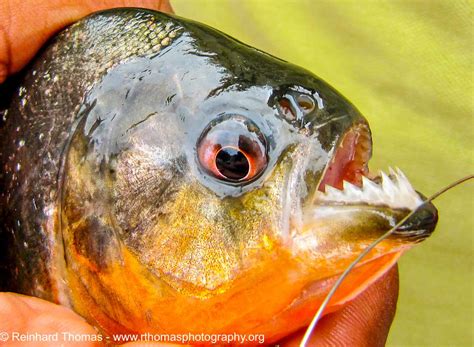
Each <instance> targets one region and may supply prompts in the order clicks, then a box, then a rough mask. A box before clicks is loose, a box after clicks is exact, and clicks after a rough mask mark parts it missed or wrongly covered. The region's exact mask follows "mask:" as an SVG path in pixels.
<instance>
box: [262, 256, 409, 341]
mask: <svg viewBox="0 0 474 347" xmlns="http://www.w3.org/2000/svg"><path fill="white" fill-rule="evenodd" d="M402 253H403V251H398V252H394V253H390V254H386V255H384V256H381V257H378V258H376V259H373V260H371V261H368V262H366V263H364V264H362V265H359V266H357V267H356V268H354V269H353V270H352V271H351V272H350V273H349V275H348V276H347V277H346V279H345V280H344V281H343V282H342V284H341V286H340V287H339V288H338V289H337V290H336V292H335V294H334V296H333V297H332V298H331V300H330V301H329V304H328V305H327V307H326V309H325V310H324V312H323V316H324V315H326V314H329V313H332V312H335V311H337V310H340V309H341V308H343V307H344V306H345V305H346V304H347V303H348V302H350V301H351V300H353V299H355V298H356V297H357V296H358V295H360V294H361V293H362V292H363V291H364V290H366V289H367V288H368V287H369V286H370V285H371V284H373V283H374V282H375V281H377V279H379V278H380V277H381V276H382V275H383V274H385V273H386V272H387V271H388V270H389V269H390V268H392V267H393V266H394V265H395V264H396V262H397V261H398V259H399V258H400V256H401V255H402ZM339 276H340V275H336V276H333V277H330V278H326V279H323V280H319V281H317V282H314V283H311V284H310V285H308V286H307V287H306V288H305V290H304V291H303V292H302V294H301V295H300V296H299V297H298V298H296V299H295V300H294V301H293V302H292V303H291V305H290V306H288V307H287V308H286V309H285V310H284V311H282V312H281V313H279V314H278V315H277V316H275V317H274V318H275V319H274V320H273V322H274V324H277V325H279V326H273V329H274V330H273V331H279V332H280V334H278V335H275V336H272V338H271V340H272V341H277V340H279V339H281V338H284V337H285V336H288V335H289V334H291V333H293V332H295V331H296V330H299V329H301V328H303V327H305V326H308V325H309V323H310V322H311V320H312V319H313V317H314V315H315V313H316V311H317V310H318V308H319V307H320V306H321V304H322V302H323V301H324V299H325V298H326V295H327V294H328V292H329V291H330V290H331V288H332V287H333V285H334V284H335V282H336V281H337V280H338V278H339ZM295 322H297V323H298V324H297V325H296V324H295Z"/></svg>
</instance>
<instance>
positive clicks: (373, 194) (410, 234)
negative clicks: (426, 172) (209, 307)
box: [287, 123, 438, 323]
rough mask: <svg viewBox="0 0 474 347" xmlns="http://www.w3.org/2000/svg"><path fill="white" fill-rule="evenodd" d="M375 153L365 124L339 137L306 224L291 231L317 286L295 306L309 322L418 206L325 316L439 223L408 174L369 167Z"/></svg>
mask: <svg viewBox="0 0 474 347" xmlns="http://www.w3.org/2000/svg"><path fill="white" fill-rule="evenodd" d="M370 155H371V138H370V130H369V128H368V126H367V125H366V124H365V123H359V124H356V125H354V126H353V127H352V128H350V129H349V130H348V131H347V132H346V133H345V134H344V136H343V137H342V138H341V139H340V141H339V143H338V145H337V146H336V149H335V150H334V153H333V155H332V159H331V160H330V162H329V163H328V165H327V167H326V168H325V170H324V173H323V175H322V177H321V179H320V183H319V186H318V189H317V191H316V192H315V194H314V196H313V199H312V200H311V201H310V203H309V204H307V205H306V206H305V208H304V211H303V220H302V222H301V225H302V227H301V228H299V229H297V230H294V231H293V232H292V234H293V238H292V240H291V241H292V244H291V249H292V251H293V253H294V255H295V257H296V258H299V259H300V261H301V262H302V263H303V262H304V263H306V264H307V265H308V267H309V268H310V270H309V271H310V272H312V274H313V275H312V276H313V277H312V278H313V282H312V283H311V284H309V285H308V286H307V288H306V289H305V290H304V291H303V293H304V294H302V296H301V297H300V298H298V299H297V300H295V302H294V303H293V304H292V305H290V306H289V308H288V310H287V312H290V311H293V312H292V313H291V314H290V315H291V316H298V317H300V319H302V320H305V319H306V320H307V322H308V323H309V321H310V320H311V317H312V315H313V314H314V312H315V311H316V310H317V308H318V307H319V305H320V304H321V303H322V300H323V299H324V297H325V295H326V293H328V292H329V290H330V289H331V287H332V285H333V284H334V282H335V281H336V280H337V278H338V277H339V275H340V274H342V272H343V271H344V270H345V269H346V268H347V267H348V266H350V264H351V263H352V262H353V261H354V260H355V259H356V258H357V257H358V256H359V254H360V253H361V252H363V251H364V250H365V249H366V248H367V247H369V246H370V245H371V244H372V243H373V242H374V241H375V240H377V239H378V238H379V237H381V236H382V235H383V234H384V233H386V232H387V231H389V230H390V229H392V228H393V227H394V226H395V225H396V224H397V223H399V222H400V221H401V220H402V219H403V218H405V217H406V216H407V215H408V214H409V213H410V212H411V211H413V210H415V209H417V211H416V212H415V213H414V215H412V216H411V217H410V218H409V219H408V220H407V221H406V222H405V223H404V224H403V225H402V226H401V227H398V228H397V229H396V230H395V231H394V232H393V233H392V235H390V236H389V237H388V238H387V239H385V240H383V241H382V242H380V243H379V244H378V245H377V246H376V247H374V248H373V249H372V250H371V251H370V252H369V253H368V254H367V255H366V256H365V257H364V258H363V259H362V260H361V261H360V262H359V264H358V265H357V266H356V268H355V269H354V270H353V271H352V272H351V273H350V274H349V275H348V277H347V278H346V279H345V281H344V282H343V283H342V285H341V287H339V289H338V290H337V291H336V293H335V295H334V296H333V298H332V299H331V300H330V302H329V305H328V306H327V308H326V310H325V311H324V314H326V313H330V312H333V311H335V310H337V309H339V308H340V307H342V306H343V305H344V304H345V303H346V302H348V301H350V300H352V299H353V298H355V297H356V296H357V295H359V294H360V293H361V292H362V291H364V290H365V289H366V288H367V287H368V286H369V285H370V284H372V283H373V282H375V281H376V280H377V279H378V278H380V277H381V276H382V275H383V274H384V273H385V272H386V271H388V270H389V269H390V268H391V267H392V266H393V265H394V264H395V263H396V261H397V260H398V258H399V257H400V256H401V255H402V254H403V252H405V251H406V250H408V249H409V248H411V247H412V246H413V245H415V244H416V243H418V242H421V241H423V240H424V239H425V238H427V237H428V236H429V235H430V234H431V233H432V232H433V230H434V228H435V226H436V223H437V220H438V213H437V210H436V208H435V207H434V206H433V205H432V204H431V203H426V204H423V200H424V197H423V196H422V195H421V194H419V193H418V192H416V191H415V189H414V188H413V187H412V185H411V184H410V182H409V180H408V178H407V177H406V176H405V174H404V173H403V172H402V171H401V170H400V169H398V168H397V169H395V170H394V169H391V168H390V169H389V173H388V174H386V173H384V172H382V171H381V172H380V173H379V175H377V176H375V175H373V174H372V173H370V172H369V170H368V160H369V159H370ZM422 204H423V206H421V205H422Z"/></svg>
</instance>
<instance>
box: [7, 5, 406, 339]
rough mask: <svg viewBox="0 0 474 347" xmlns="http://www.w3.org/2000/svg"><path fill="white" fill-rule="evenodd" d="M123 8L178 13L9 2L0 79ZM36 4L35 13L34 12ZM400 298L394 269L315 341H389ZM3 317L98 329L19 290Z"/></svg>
mask: <svg viewBox="0 0 474 347" xmlns="http://www.w3.org/2000/svg"><path fill="white" fill-rule="evenodd" d="M123 6H129V7H147V8H152V9H156V10H161V11H164V12H171V11H172V9H171V6H170V5H169V3H168V2H167V1H158V2H157V1H101V2H97V1H94V2H93V1H82V2H80V4H78V3H77V2H75V1H72V0H71V1H64V0H53V1H48V2H47V3H46V4H43V3H42V4H41V5H38V3H37V2H35V1H22V2H17V1H15V2H13V1H5V2H3V4H2V8H1V10H0V82H3V81H4V80H5V79H6V77H8V76H9V75H10V74H13V73H15V72H18V71H19V70H21V69H22V68H23V67H24V66H25V65H26V64H27V63H28V61H29V60H30V59H31V58H32V57H33V56H34V55H35V53H36V52H37V51H38V49H39V48H40V47H41V46H42V45H43V44H44V43H45V42H46V40H47V39H48V38H49V37H50V36H51V35H53V34H54V33H55V32H57V31H58V30H60V29H61V28H63V27H64V26H66V25H68V24H70V23H72V22H74V21H76V20H78V19H80V18H82V17H84V16H86V15H88V14H89V13H91V12H95V11H98V10H102V9H106V8H113V7H123ZM32 8H35V11H31V9H32ZM397 297H398V271H397V269H396V268H392V269H391V270H390V271H389V272H387V273H386V274H385V275H384V276H383V277H381V278H380V279H379V280H378V281H376V282H375V283H374V284H373V285H371V286H370V287H369V288H368V289H367V290H365V291H364V292H363V293H362V294H361V295H359V296H358V297H357V298H356V299H354V300H353V301H352V302H351V303H350V304H348V305H347V306H345V307H344V308H343V309H341V310H339V311H337V312H335V313H333V314H330V315H328V316H326V317H325V318H324V319H323V320H322V321H321V323H320V324H319V325H318V329H317V330H316V332H315V334H314V336H313V339H312V341H311V343H312V344H313V343H314V344H318V345H331V344H338V345H339V344H342V345H353V346H364V345H371V346H378V345H383V344H384V343H385V341H386V338H387V334H388V330H389V327H390V325H391V322H392V320H393V317H394V314H395V308H396V300H397ZM0 317H8V319H0V331H7V332H11V331H19V332H42V333H47V332H56V331H70V332H74V333H94V332H95V330H94V328H93V327H91V326H90V325H88V324H87V323H86V322H85V321H84V320H83V319H82V318H81V317H80V316H78V315H77V314H75V313H73V312H72V311H70V310H69V309H67V308H64V307H61V306H58V305H54V304H51V303H49V302H46V301H43V300H40V299H37V298H32V297H26V296H22V295H18V294H11V293H1V294H0ZM31 317H35V318H34V319H31ZM302 333H304V332H302ZM302 333H299V334H296V335H294V336H292V337H289V338H287V339H286V340H285V341H284V343H283V344H284V345H289V346H292V345H297V344H298V342H299V340H300V339H301V336H302V335H301V334H302ZM129 345H130V344H129ZM134 345H137V344H134Z"/></svg>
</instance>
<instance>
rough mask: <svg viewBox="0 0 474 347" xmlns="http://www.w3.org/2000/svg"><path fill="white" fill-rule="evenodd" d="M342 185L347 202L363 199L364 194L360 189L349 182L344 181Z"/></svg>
mask: <svg viewBox="0 0 474 347" xmlns="http://www.w3.org/2000/svg"><path fill="white" fill-rule="evenodd" d="M342 185H343V187H344V195H345V198H346V200H349V201H361V200H362V199H363V194H362V191H361V190H360V188H359V187H357V186H355V185H354V184H352V183H350V182H347V181H343V182H342Z"/></svg>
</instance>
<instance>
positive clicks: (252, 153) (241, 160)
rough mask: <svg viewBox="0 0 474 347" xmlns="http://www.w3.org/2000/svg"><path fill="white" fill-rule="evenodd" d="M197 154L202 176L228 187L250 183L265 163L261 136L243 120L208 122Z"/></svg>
mask: <svg viewBox="0 0 474 347" xmlns="http://www.w3.org/2000/svg"><path fill="white" fill-rule="evenodd" d="M197 154H198V159H199V164H200V166H201V168H202V169H204V171H205V172H207V173H208V174H210V175H211V176H213V177H215V178H217V179H219V180H222V181H225V182H229V183H246V182H250V181H252V180H254V179H255V178H257V177H258V176H259V175H260V174H261V173H262V172H263V171H264V170H265V168H266V166H267V162H268V159H267V142H266V140H265V136H264V135H263V134H262V132H261V131H260V129H259V128H258V127H257V126H256V125H255V123H253V122H252V121H251V120H249V119H247V118H245V117H243V116H225V117H223V118H222V117H221V118H219V119H218V120H216V121H213V122H211V124H209V125H208V126H207V127H206V129H205V130H204V131H203V133H202V135H201V136H200V138H199V140H198V143H197Z"/></svg>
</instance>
